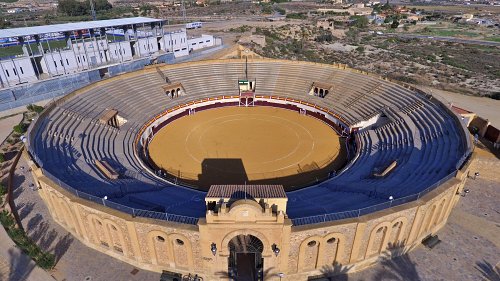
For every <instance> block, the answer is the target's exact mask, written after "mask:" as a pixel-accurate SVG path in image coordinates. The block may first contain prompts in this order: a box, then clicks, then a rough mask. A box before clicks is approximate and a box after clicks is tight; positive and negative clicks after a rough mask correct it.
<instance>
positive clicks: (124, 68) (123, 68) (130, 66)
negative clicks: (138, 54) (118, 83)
mask: <svg viewBox="0 0 500 281" xmlns="http://www.w3.org/2000/svg"><path fill="white" fill-rule="evenodd" d="M151 60H152V58H144V59H140V60H135V61H132V62H129V63H122V64H118V65H113V66H110V67H109V68H108V73H109V76H110V77H113V76H116V75H118V74H121V73H125V72H132V71H136V70H140V69H143V68H144V66H146V65H149V64H151Z"/></svg>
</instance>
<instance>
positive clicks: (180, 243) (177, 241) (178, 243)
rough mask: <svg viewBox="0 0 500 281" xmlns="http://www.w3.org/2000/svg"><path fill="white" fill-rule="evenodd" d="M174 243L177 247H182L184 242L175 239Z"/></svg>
mask: <svg viewBox="0 0 500 281" xmlns="http://www.w3.org/2000/svg"><path fill="white" fill-rule="evenodd" d="M175 242H176V243H177V245H180V246H182V245H184V241H182V240H181V239H175Z"/></svg>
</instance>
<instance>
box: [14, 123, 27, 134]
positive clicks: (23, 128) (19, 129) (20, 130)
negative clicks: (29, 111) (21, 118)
mask: <svg viewBox="0 0 500 281" xmlns="http://www.w3.org/2000/svg"><path fill="white" fill-rule="evenodd" d="M25 131H26V125H24V123H21V124H18V125H15V126H14V132H16V133H18V134H22V133H24V132H25Z"/></svg>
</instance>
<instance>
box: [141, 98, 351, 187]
mask: <svg viewBox="0 0 500 281" xmlns="http://www.w3.org/2000/svg"><path fill="white" fill-rule="evenodd" d="M343 147H344V146H343V145H341V143H340V140H339V137H338V135H337V134H336V133H335V132H334V131H333V130H332V129H331V128H330V127H329V126H328V125H326V124H324V123H323V122H321V121H319V120H317V119H315V118H313V117H309V116H304V115H300V114H298V113H297V112H293V111H289V110H285V109H278V108H270V107H250V108H243V107H229V108H222V109H215V110H207V111H202V112H198V113H196V114H195V115H191V116H186V117H183V118H181V119H179V120H176V121H175V122H173V123H171V124H169V125H167V126H166V127H165V128H163V129H162V130H160V131H159V132H158V133H157V134H156V135H155V137H154V139H153V141H152V142H151V144H150V147H149V153H150V157H151V159H152V160H153V162H154V163H155V164H156V165H157V166H159V167H162V168H163V169H165V170H167V171H169V173H170V174H172V175H175V176H177V177H179V178H181V179H184V180H189V181H193V184H195V185H198V186H202V187H203V186H205V187H208V186H209V185H210V184H244V183H252V184H255V183H266V184H278V183H279V184H283V185H285V186H290V185H294V186H295V185H300V184H306V183H313V182H315V181H316V179H317V178H318V177H320V178H322V177H325V176H327V175H328V171H331V170H336V169H339V168H340V167H341V166H342V165H343V164H344V162H345V153H344V149H343Z"/></svg>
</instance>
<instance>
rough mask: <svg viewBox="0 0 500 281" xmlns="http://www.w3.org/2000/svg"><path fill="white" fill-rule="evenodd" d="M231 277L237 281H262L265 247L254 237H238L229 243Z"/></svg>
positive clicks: (229, 270)
mask: <svg viewBox="0 0 500 281" xmlns="http://www.w3.org/2000/svg"><path fill="white" fill-rule="evenodd" d="M228 246H229V251H230V253H229V260H228V272H229V277H231V278H232V279H233V280H236V281H261V280H264V278H263V276H262V275H263V274H262V273H263V267H264V259H263V258H262V251H263V250H264V245H263V244H262V241H260V239H259V238H257V237H255V236H253V235H238V236H235V237H234V238H233V239H231V241H229V245H228Z"/></svg>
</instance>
